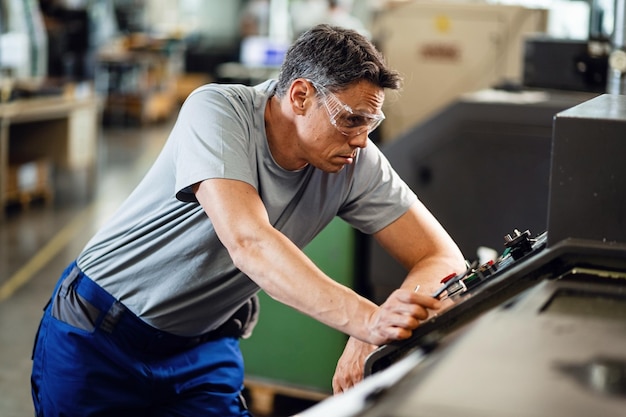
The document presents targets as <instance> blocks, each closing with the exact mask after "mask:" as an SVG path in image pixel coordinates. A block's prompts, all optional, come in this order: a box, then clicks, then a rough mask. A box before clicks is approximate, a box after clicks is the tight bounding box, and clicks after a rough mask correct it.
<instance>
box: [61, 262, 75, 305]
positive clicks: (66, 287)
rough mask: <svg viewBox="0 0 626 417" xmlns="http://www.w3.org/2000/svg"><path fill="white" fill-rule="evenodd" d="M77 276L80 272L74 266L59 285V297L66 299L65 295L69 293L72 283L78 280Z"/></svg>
mask: <svg viewBox="0 0 626 417" xmlns="http://www.w3.org/2000/svg"><path fill="white" fill-rule="evenodd" d="M79 274H80V270H79V269H78V266H77V265H76V264H74V265H73V267H72V270H71V271H70V273H69V274H67V277H65V279H64V280H63V282H62V283H61V287H60V288H59V296H61V297H63V298H65V297H67V294H68V293H69V291H70V287H71V286H72V284H73V283H74V281H76V278H78V275H79Z"/></svg>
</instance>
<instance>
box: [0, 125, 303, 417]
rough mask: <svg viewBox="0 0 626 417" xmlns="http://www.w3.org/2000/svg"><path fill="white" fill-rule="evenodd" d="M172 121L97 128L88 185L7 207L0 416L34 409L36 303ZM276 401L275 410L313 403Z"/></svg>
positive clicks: (2, 246) (0, 232)
mask: <svg viewBox="0 0 626 417" xmlns="http://www.w3.org/2000/svg"><path fill="white" fill-rule="evenodd" d="M171 125H172V121H166V122H163V123H160V124H156V125H151V126H144V127H105V128H103V129H102V134H101V138H100V145H99V152H98V163H97V167H98V168H97V170H96V173H95V175H93V176H92V178H93V180H89V181H83V184H88V183H93V188H91V191H87V190H86V189H83V190H81V189H76V190H75V195H70V196H66V198H65V199H55V201H54V202H53V203H52V204H50V205H45V204H40V203H37V202H34V203H32V204H31V206H29V207H28V208H27V209H23V208H20V207H18V208H9V209H8V210H7V211H6V217H5V219H4V221H2V222H1V223H0V416H2V417H24V416H32V415H33V408H32V402H31V397H30V382H29V378H30V369H31V359H30V355H31V350H32V343H33V338H34V335H35V332H36V329H37V325H38V323H39V319H40V317H41V312H42V308H43V306H44V305H45V303H46V302H47V299H48V297H49V296H50V292H51V291H52V288H53V286H54V284H55V282H56V280H57V279H58V276H59V274H60V273H61V271H62V270H63V269H64V268H65V266H66V265H67V264H68V263H69V262H71V261H72V260H73V259H74V258H75V257H76V255H77V254H78V253H79V251H80V250H81V249H82V247H83V245H84V244H85V243H86V242H87V240H88V239H89V238H90V237H91V235H92V234H93V233H94V232H95V231H96V229H97V228H98V226H99V225H100V224H101V223H102V222H103V221H104V220H105V219H106V218H107V217H108V216H109V215H110V214H111V213H112V212H113V211H114V210H115V208H116V207H117V206H118V205H119V204H120V203H121V202H122V201H123V199H124V198H125V197H126V196H127V195H128V194H129V193H130V191H131V190H132V188H133V187H134V186H135V184H136V183H137V182H138V181H139V180H140V179H141V177H142V176H143V174H144V173H145V172H146V170H147V169H148V168H149V166H150V164H151V163H152V161H153V160H154V159H155V158H156V156H157V154H158V152H159V151H160V148H161V146H162V145H163V143H164V141H165V140H166V139H167V135H168V132H169V130H170V128H171ZM79 183H80V181H79ZM68 197H69V198H68ZM279 400H280V399H278V398H277V402H276V404H277V405H276V408H275V414H274V415H275V416H288V415H291V414H292V413H295V412H298V411H301V410H302V409H305V408H307V407H308V406H310V405H312V404H311V403H310V402H306V401H298V400H295V401H294V399H287V400H286V401H283V400H280V401H279Z"/></svg>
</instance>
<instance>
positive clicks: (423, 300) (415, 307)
mask: <svg viewBox="0 0 626 417" xmlns="http://www.w3.org/2000/svg"><path fill="white" fill-rule="evenodd" d="M440 307H441V303H440V302H439V300H436V299H434V298H432V297H430V296H428V295H425V294H416V293H415V292H413V291H409V290H406V289H399V290H395V291H394V292H393V293H391V295H390V296H389V298H387V300H386V301H385V302H384V303H383V304H382V305H381V306H380V308H378V309H377V310H376V311H375V313H374V314H373V315H372V317H371V321H370V322H369V329H370V337H369V338H368V340H369V342H370V343H373V344H375V345H382V344H385V343H389V342H391V341H393V340H404V339H408V338H409V337H411V334H412V333H413V329H415V328H416V327H417V326H419V324H420V322H421V321H422V320H426V319H427V318H428V316H429V314H430V313H429V309H430V310H438V309H439V308H440Z"/></svg>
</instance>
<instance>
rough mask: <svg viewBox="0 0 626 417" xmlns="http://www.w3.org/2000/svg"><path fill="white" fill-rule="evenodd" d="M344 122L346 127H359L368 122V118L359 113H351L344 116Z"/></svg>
mask: <svg viewBox="0 0 626 417" xmlns="http://www.w3.org/2000/svg"><path fill="white" fill-rule="evenodd" d="M342 123H343V125H344V126H345V127H348V128H350V127H359V126H364V125H365V124H367V118H366V117H364V116H359V115H358V114H351V115H349V116H346V117H343V118H342Z"/></svg>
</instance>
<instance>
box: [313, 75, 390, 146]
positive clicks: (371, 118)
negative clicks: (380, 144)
mask: <svg viewBox="0 0 626 417" xmlns="http://www.w3.org/2000/svg"><path fill="white" fill-rule="evenodd" d="M307 81H308V82H310V83H311V84H312V85H313V87H315V89H316V90H317V91H318V92H319V93H320V95H321V96H322V98H323V102H324V107H326V111H327V112H328V117H329V118H330V123H331V124H332V125H333V126H335V128H336V129H337V130H338V131H339V132H341V133H342V134H344V135H345V136H348V137H352V136H357V135H360V134H361V133H363V132H367V133H368V134H369V133H371V132H372V131H374V130H375V129H376V128H377V127H378V125H380V123H381V122H382V121H383V120H385V115H384V114H383V113H382V111H381V112H380V113H379V114H371V113H365V112H358V111H354V110H352V108H351V107H350V106H348V105H347V104H345V103H344V102H342V101H341V100H339V98H338V97H337V96H336V95H334V94H333V93H332V92H331V91H330V90H328V89H327V88H325V87H323V86H321V85H319V84H317V83H315V82H313V81H311V80H308V79H307Z"/></svg>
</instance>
